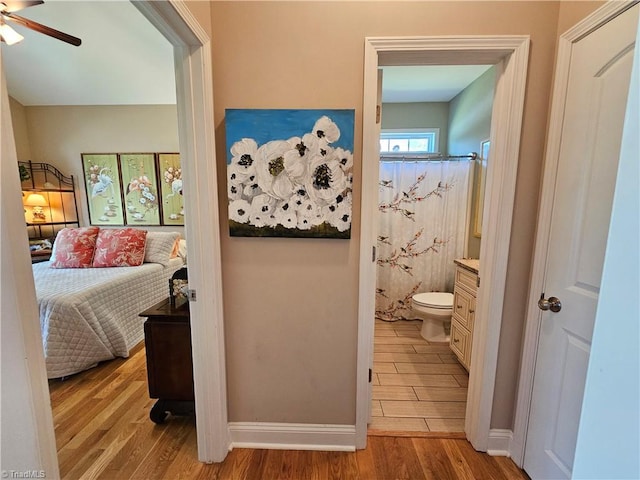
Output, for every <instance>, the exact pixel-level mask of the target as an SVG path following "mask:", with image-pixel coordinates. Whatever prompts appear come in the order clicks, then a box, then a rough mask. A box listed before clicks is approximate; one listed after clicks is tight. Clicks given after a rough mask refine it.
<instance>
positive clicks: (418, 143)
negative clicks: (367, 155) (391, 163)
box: [380, 128, 440, 154]
mask: <svg viewBox="0 0 640 480" xmlns="http://www.w3.org/2000/svg"><path fill="white" fill-rule="evenodd" d="M439 134H440V129H439V128H416V129H402V130H395V129H394V130H392V129H385V130H382V132H381V133H380V153H391V154H393V153H403V154H404V153H414V154H419V153H436V152H437V151H438V136H439Z"/></svg>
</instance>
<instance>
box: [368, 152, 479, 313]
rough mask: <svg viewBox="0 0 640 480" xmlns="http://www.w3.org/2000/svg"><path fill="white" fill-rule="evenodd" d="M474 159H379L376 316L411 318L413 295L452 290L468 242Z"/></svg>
mask: <svg viewBox="0 0 640 480" xmlns="http://www.w3.org/2000/svg"><path fill="white" fill-rule="evenodd" d="M472 165H473V164H472V162H471V161H470V160H443V161H415V160H413V161H410V160H404V161H397V160H394V161H385V160H381V161H380V197H379V207H378V209H379V213H378V218H379V227H378V248H377V251H378V254H377V280H376V282H377V284H376V318H379V319H381V320H385V321H390V322H394V321H397V320H404V319H411V318H413V316H412V315H411V297H412V296H413V295H415V294H416V293H421V292H451V291H453V280H454V272H455V266H454V263H453V260H454V259H455V258H461V257H462V256H463V253H464V245H465V241H466V235H465V234H466V223H467V200H468V195H469V188H468V187H469V172H470V171H471V166H472Z"/></svg>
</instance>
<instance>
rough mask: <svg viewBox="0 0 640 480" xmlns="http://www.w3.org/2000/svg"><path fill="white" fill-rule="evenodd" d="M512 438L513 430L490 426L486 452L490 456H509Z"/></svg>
mask: <svg viewBox="0 0 640 480" xmlns="http://www.w3.org/2000/svg"><path fill="white" fill-rule="evenodd" d="M512 439H513V432H512V431H511V430H502V429H499V428H492V429H491V430H489V442H488V445H487V453H488V454H489V455H491V456H492V457H510V456H511V440H512Z"/></svg>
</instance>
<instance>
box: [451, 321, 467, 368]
mask: <svg viewBox="0 0 640 480" xmlns="http://www.w3.org/2000/svg"><path fill="white" fill-rule="evenodd" d="M449 346H450V347H451V350H452V351H453V353H455V354H456V357H458V360H460V363H461V364H462V365H463V366H464V368H466V369H467V370H469V360H470V359H471V342H470V336H469V332H468V330H466V329H465V328H464V327H461V326H460V324H459V323H458V322H456V321H453V322H451V341H450V343H449Z"/></svg>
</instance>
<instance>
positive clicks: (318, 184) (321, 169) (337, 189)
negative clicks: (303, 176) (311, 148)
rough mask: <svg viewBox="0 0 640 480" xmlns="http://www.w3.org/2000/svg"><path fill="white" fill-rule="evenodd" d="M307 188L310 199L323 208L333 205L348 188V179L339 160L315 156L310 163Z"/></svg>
mask: <svg viewBox="0 0 640 480" xmlns="http://www.w3.org/2000/svg"><path fill="white" fill-rule="evenodd" d="M305 187H306V190H307V194H308V195H309V198H311V200H313V201H314V202H315V203H316V204H318V205H320V206H323V205H329V204H331V203H333V202H334V201H335V199H336V197H337V196H338V195H340V194H342V193H343V192H344V191H345V189H346V188H347V177H346V176H345V174H344V172H343V171H342V168H341V167H340V163H339V162H338V160H337V158H334V157H333V156H329V157H325V156H322V155H316V156H314V157H313V158H312V159H311V161H310V162H309V175H308V177H307V183H306V184H305Z"/></svg>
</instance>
